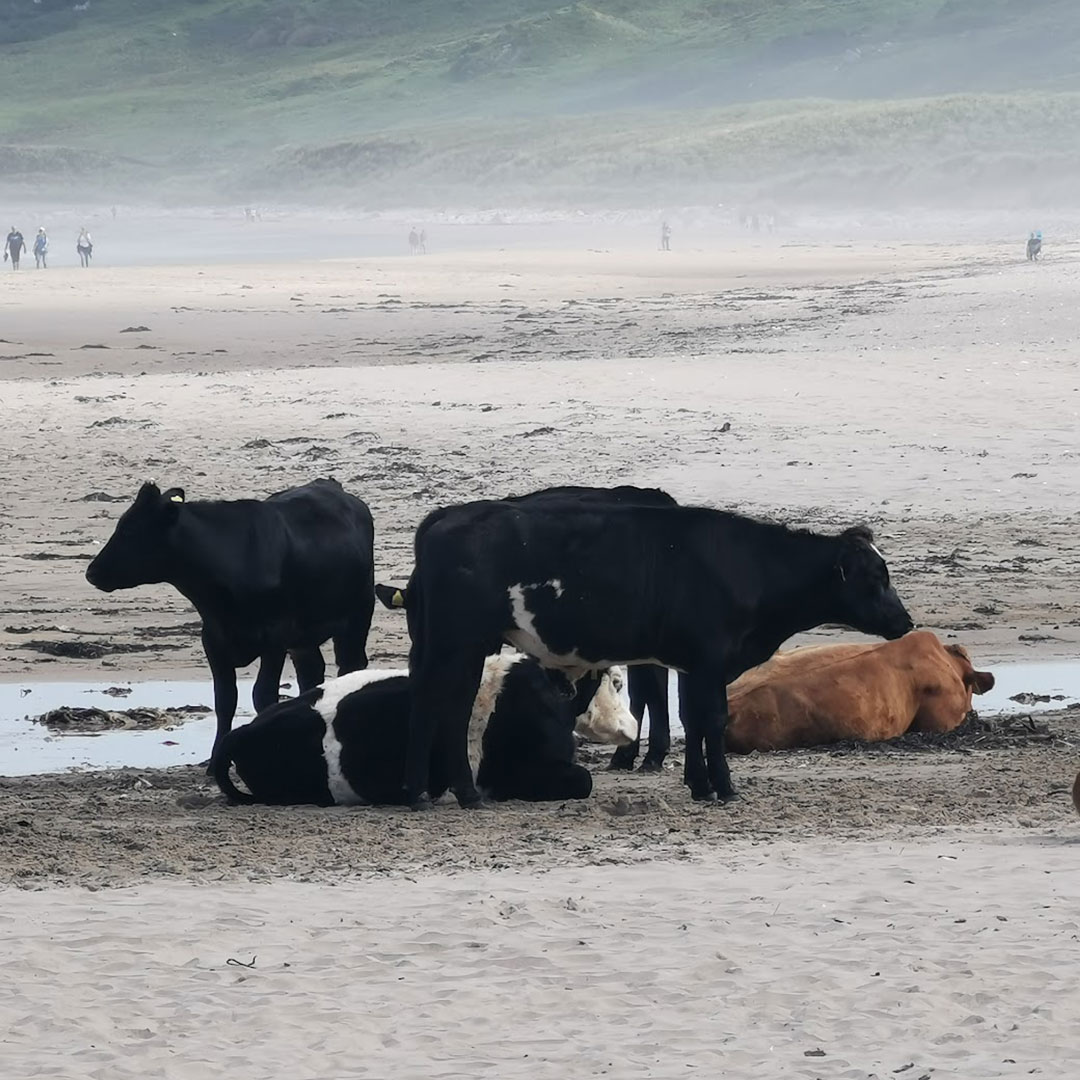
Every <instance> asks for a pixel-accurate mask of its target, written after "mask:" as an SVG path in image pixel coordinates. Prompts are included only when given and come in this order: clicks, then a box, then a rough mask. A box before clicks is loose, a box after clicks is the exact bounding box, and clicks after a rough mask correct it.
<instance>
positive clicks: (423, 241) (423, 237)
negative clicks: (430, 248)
mask: <svg viewBox="0 0 1080 1080" xmlns="http://www.w3.org/2000/svg"><path fill="white" fill-rule="evenodd" d="M420 254H421V255H426V254H427V229H421V230H420Z"/></svg>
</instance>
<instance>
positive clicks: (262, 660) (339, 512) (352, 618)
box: [86, 480, 375, 760]
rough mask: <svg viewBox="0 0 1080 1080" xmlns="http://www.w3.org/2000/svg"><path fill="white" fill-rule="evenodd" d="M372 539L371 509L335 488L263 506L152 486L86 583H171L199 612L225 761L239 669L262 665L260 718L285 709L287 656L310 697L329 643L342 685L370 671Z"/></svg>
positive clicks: (257, 690) (317, 484)
mask: <svg viewBox="0 0 1080 1080" xmlns="http://www.w3.org/2000/svg"><path fill="white" fill-rule="evenodd" d="M374 532H375V530H374V526H373V524H372V520H371V512H370V511H369V510H368V508H367V506H366V505H365V504H364V503H363V502H362V501H361V500H360V499H358V498H356V496H355V495H350V494H348V492H346V491H345V490H344V489H343V488H342V487H341V485H340V484H339V483H338V482H337V481H336V480H314V481H312V482H311V483H310V484H304V485H303V486H302V487H296V488H290V489H289V490H288V491H281V492H278V493H277V494H275V495H271V496H270V497H269V498H268V499H265V500H263V501H258V500H255V499H237V500H233V501H213V502H185V500H184V493H183V491H182V490H181V489H180V488H170V489H169V490H168V491H166V492H164V493H162V492H161V491H159V490H158V488H157V486H156V485H155V484H143V486H142V487H141V488H140V489H139V494H138V495H137V496H136V497H135V502H134V503H133V504H132V505H131V506H130V507H129V508H128V509H127V510H126V511H125V512H124V514H123V515H122V516H121V518H120V520H119V521H118V522H117V524H116V530H115V532H114V533H113V535H112V537H111V538H110V540H109V542H108V543H107V544H106V545H105V547H104V548H102V550H101V552H100V553H99V554H98V556H97V557H96V558H95V559H94V561H93V562H91V563H90V566H89V567H88V568H87V571H86V580H87V581H89V582H90V584H91V585H93V586H95V588H98V589H101V590H103V591H104V592H112V591H114V590H115V589H132V588H134V587H135V586H137V585H153V584H158V583H160V582H167V583H168V584H170V585H172V586H173V587H174V588H176V589H177V590H178V591H179V592H180V593H182V594H183V595H184V596H186V597H187V599H188V600H190V601H191V603H192V604H193V605H194V606H195V609H196V610H197V611H198V613H199V615H200V617H201V618H202V624H203V625H202V643H203V648H204V649H205V650H206V659H207V660H208V661H209V662H210V671H211V674H212V675H213V679H214V711H215V712H216V713H217V736H216V738H215V739H214V752H215V753H216V752H217V748H218V746H219V745H220V743H221V740H222V738H223V737H224V736H225V734H226V733H227V732H228V731H229V729H230V728H231V727H232V721H233V716H234V715H235V714H236V669H237V668H238V667H243V666H245V665H247V664H250V663H252V662H254V661H255V660H258V661H259V673H258V676H257V678H256V680H255V687H254V691H253V693H252V700H253V703H254V705H255V710H256V712H260V711H262V710H263V709H265V708H266V707H267V706H269V705H272V704H274V703H275V702H276V701H277V700H278V688H279V684H280V682H281V671H282V668H283V667H284V664H285V655H286V653H288V654H289V656H290V657H291V658H292V662H293V666H294V667H295V669H296V680H297V683H298V684H299V688H300V691H301V692H303V691H305V690H310V689H312V688H313V687H316V686H319V685H320V684H321V683H322V681H323V678H324V676H325V673H326V665H325V663H324V662H323V656H322V651H321V648H320V646H321V645H322V644H323V643H324V642H325V641H327V640H329V639H330V638H333V641H334V658H335V660H336V661H337V667H338V673H339V674H341V675H344V674H346V673H347V672H350V671H357V670H359V669H361V668H366V667H367V662H368V661H367V652H366V647H367V635H368V629H369V628H370V626H371V615H372V611H373V609H374V607H375V594H374V558H373V551H372V549H373V545H374ZM211 760H212V756H211Z"/></svg>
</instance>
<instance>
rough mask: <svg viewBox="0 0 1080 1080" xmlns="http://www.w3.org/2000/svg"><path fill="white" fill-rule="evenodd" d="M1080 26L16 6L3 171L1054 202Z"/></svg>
mask: <svg viewBox="0 0 1080 1080" xmlns="http://www.w3.org/2000/svg"><path fill="white" fill-rule="evenodd" d="M79 6H80V7H81V5H79ZM1078 43H1080V5H1077V4H1075V3H1074V2H1073V0H1027V2H1020V0H594V2H592V3H569V4H567V3H565V2H554V0H280V2H276V0H231V2H229V0H224V2H223V0H186V2H185V0H90V3H89V5H88V6H87V7H86V8H85V9H83V10H75V7H73V5H72V3H71V2H70V0H68V2H66V3H63V4H60V3H57V2H55V0H0V88H2V91H3V92H2V93H0V144H3V145H2V146H0V183H2V184H5V185H6V186H8V187H9V188H10V187H12V186H14V185H20V186H21V185H29V184H33V185H36V186H40V185H42V184H44V185H45V186H46V187H48V188H51V189H57V190H59V189H64V188H67V187H71V186H80V185H81V186H83V187H84V188H85V187H87V186H92V187H93V188H94V189H97V188H98V187H100V188H101V189H102V190H103V191H104V190H118V189H119V190H127V189H131V190H139V191H142V192H156V193H158V194H160V195H162V196H163V197H166V198H174V199H175V198H191V197H225V198H244V197H247V196H248V195H251V196H253V197H254V196H256V195H257V196H258V197H272V196H274V195H275V194H277V195H284V194H286V193H287V194H290V195H297V196H303V197H319V196H323V197H330V198H336V199H345V200H346V201H350V202H355V203H387V202H394V201H403V200H404V201H432V200H434V201H447V200H448V199H450V198H453V199H469V198H470V197H471V201H474V202H475V201H482V200H483V198H485V197H490V198H498V197H508V198H509V197H514V198H536V199H551V198H567V199H573V200H576V201H582V200H594V201H597V202H603V201H607V200H609V199H615V198H618V199H620V200H624V199H627V198H634V197H640V198H649V199H656V198H660V199H668V200H673V199H677V198H683V197H685V198H696V197H715V188H716V185H728V186H733V187H740V186H741V187H745V188H747V189H748V190H753V189H756V190H761V191H764V192H766V193H772V194H777V195H780V194H783V195H786V196H789V197H798V196H799V195H800V194H801V195H803V196H805V197H811V196H813V197H819V198H820V197H826V196H830V197H850V195H851V193H854V192H857V191H859V190H862V188H864V187H865V188H866V189H867V191H868V192H872V191H877V192H879V193H880V192H881V191H882V190H883V185H884V190H885V191H888V192H891V193H892V194H893V195H895V196H897V197H899V196H901V195H904V194H905V193H906V194H907V195H908V196H909V197H912V198H916V197H917V198H925V197H929V196H932V195H935V194H937V195H941V194H945V193H947V192H946V190H945V189H947V187H948V186H949V185H950V184H951V183H955V182H956V181H957V180H960V181H961V182H962V183H965V184H968V185H970V184H971V183H976V184H979V185H982V186H983V187H986V188H987V190H992V189H994V187H995V185H997V186H1001V185H1008V184H1012V185H1016V184H1020V185H1021V187H1022V188H1023V189H1024V190H1030V191H1031V193H1032V195H1033V197H1047V196H1048V195H1056V193H1057V185H1059V183H1062V190H1063V191H1064V190H1065V188H1064V186H1063V181H1064V179H1065V177H1066V175H1067V174H1068V172H1069V171H1071V170H1073V169H1074V168H1075V160H1074V158H1075V157H1076V156H1077V154H1078V152H1080V141H1078V138H1077V135H1076V132H1077V131H1080V128H1078V126H1077V124H1076V119H1077V115H1076V114H1077V108H1078V104H1077V103H1078V98H1077V96H1076V95H1077V94H1080V51H1078V49H1077V45H1078ZM1033 152H1035V153H1037V154H1041V155H1048V156H1046V157H1044V159H1043V167H1042V168H1041V169H1039V170H1035V169H1031V168H1030V167H1029V164H1028V163H1029V161H1030V158H1031V154H1032V153H1033ZM1036 189H1037V190H1036Z"/></svg>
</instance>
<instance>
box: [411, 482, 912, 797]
mask: <svg viewBox="0 0 1080 1080" xmlns="http://www.w3.org/2000/svg"><path fill="white" fill-rule="evenodd" d="M408 614H409V622H410V633H411V636H412V639H413V640H412V650H411V653H410V662H409V669H410V671H411V677H412V680H413V701H412V710H411V713H410V722H409V748H408V756H407V761H406V770H405V791H406V796H407V798H408V799H409V801H410V803H412V804H414V805H424V804H425V803H426V802H427V780H428V768H429V760H430V754H431V750H432V747H433V746H434V747H435V749H436V752H437V754H438V755H439V756H440V757H441V760H442V762H443V765H444V766H445V768H446V769H447V772H448V775H449V776H450V777H451V784H452V787H453V789H454V792H455V794H456V795H457V798H458V801H459V802H460V803H461V805H462V806H474V805H477V804H478V803H479V802H480V796H479V795H478V793H477V791H476V787H475V785H474V784H473V780H472V773H471V771H470V770H469V763H468V755H467V751H466V730H467V724H468V716H469V708H470V702H471V701H472V700H473V697H474V696H475V693H476V687H477V685H478V683H479V680H480V675H481V671H482V670H483V664H484V657H485V656H488V655H490V654H491V653H494V652H497V651H498V650H499V648H500V647H501V645H502V643H503V642H504V641H505V642H509V643H510V644H511V645H513V646H515V647H516V648H518V649H521V650H522V651H523V652H526V653H528V654H530V655H532V656H535V657H536V658H537V659H538V660H539V661H540V662H541V664H543V665H544V666H545V667H552V668H558V669H561V670H563V671H564V672H565V673H566V674H567V675H568V677H570V678H571V679H576V678H578V677H580V676H581V675H583V674H585V673H587V672H589V671H590V670H594V669H597V668H604V667H606V666H608V665H611V664H617V663H627V664H638V663H653V664H656V663H659V664H662V665H663V666H664V667H668V668H675V669H677V670H678V671H680V672H683V673H684V679H683V682H682V687H681V691H682V692H681V706H682V721H683V727H684V728H685V731H686V764H685V770H684V779H685V782H686V783H687V785H688V786H689V788H690V790H691V794H692V795H693V797H694V798H695V799H717V798H720V799H725V800H726V799H730V798H731V797H733V795H734V791H733V789H732V786H731V777H730V773H729V771H728V765H727V760H726V757H725V753H724V729H725V726H726V724H727V697H726V686H727V684H728V683H729V682H731V681H732V680H733V679H735V678H736V677H737V676H738V675H740V674H741V673H742V672H744V671H746V670H747V669H748V668H751V667H753V666H754V665H756V664H759V663H761V662H762V661H764V660H766V659H767V658H768V657H769V656H771V655H772V654H773V652H775V650H776V648H777V647H778V646H779V645H780V644H781V643H782V642H783V641H785V640H786V639H787V638H789V637H791V636H792V635H793V634H795V633H798V632H799V631H802V630H807V629H809V628H811V627H814V626H818V625H821V624H823V623H840V624H843V625H846V626H850V627H852V628H854V629H856V630H861V631H864V632H866V633H870V634H875V635H880V636H883V637H889V638H894V637H900V636H901V635H903V634H904V633H906V632H907V631H908V630H910V629H912V625H913V624H912V621H911V618H910V616H909V615H908V613H907V611H906V610H905V608H904V605H903V604H902V603H901V602H900V599H899V597H898V596H897V595H896V592H895V590H894V589H893V588H892V586H891V585H890V582H889V573H888V569H887V567H886V565H885V560H884V559H883V558H882V557H881V555H880V553H879V552H878V551H877V549H876V548H874V546H873V537H872V534H871V533H870V532H869V530H867V529H863V528H854V529H849V530H847V531H846V532H844V533H841V534H840V535H839V536H823V535H819V534H815V533H811V532H808V531H801V530H799V531H796V530H792V529H789V528H786V527H785V526H782V525H776V524H769V523H765V522H759V521H754V520H752V519H750V518H746V517H742V516H740V515H737V514H731V513H725V512H723V511H719V510H708V509H701V508H696V507H641V506H608V505H605V506H598V505H589V504H585V503H578V504H576V505H573V506H560V505H551V506H547V505H529V504H528V503H509V502H477V503H471V504H466V505H463V506H458V507H451V508H449V509H442V510H438V511H435V513H434V515H432V516H431V517H429V519H428V520H426V521H425V522H423V523H422V524H421V526H420V528H419V529H418V530H417V537H416V550H415V569H414V571H413V575H412V578H411V580H410V585H409V607H408Z"/></svg>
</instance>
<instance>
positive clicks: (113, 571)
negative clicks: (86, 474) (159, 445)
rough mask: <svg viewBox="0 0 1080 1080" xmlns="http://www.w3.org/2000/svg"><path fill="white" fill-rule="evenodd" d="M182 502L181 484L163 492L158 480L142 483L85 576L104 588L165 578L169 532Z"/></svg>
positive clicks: (132, 585)
mask: <svg viewBox="0 0 1080 1080" xmlns="http://www.w3.org/2000/svg"><path fill="white" fill-rule="evenodd" d="M183 503H184V492H183V490H182V489H181V488H169V490H168V491H164V492H163V491H159V490H158V486H157V484H153V483H150V484H143V486H142V487H141V488H139V494H138V495H136V496H135V501H134V502H133V503H132V504H131V506H129V507H128V508H127V510H125V511H124V513H123V514H121V515H120V520H119V521H118V522H117V523H116V528H115V529H114V530H113V534H112V536H111V537H110V538H109V542H108V543H107V544H106V545H105V546H104V547H103V548H102V549H101V551H100V552H98V554H97V557H96V558H95V559H94V560H93V562H91V563H90V565H89V566H88V567H87V568H86V580H87V581H89V582H90V584H91V585H93V586H94V588H96V589H101V591H102V592H113V591H114V590H116V589H133V588H135V586H136V585H153V584H156V583H157V582H161V581H165V580H166V576H167V574H168V572H169V571H168V566H169V558H168V553H169V544H168V539H169V532H170V530H171V529H172V527H173V525H175V524H176V519H177V518H178V517H179V515H180V508H181V506H182V505H183Z"/></svg>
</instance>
